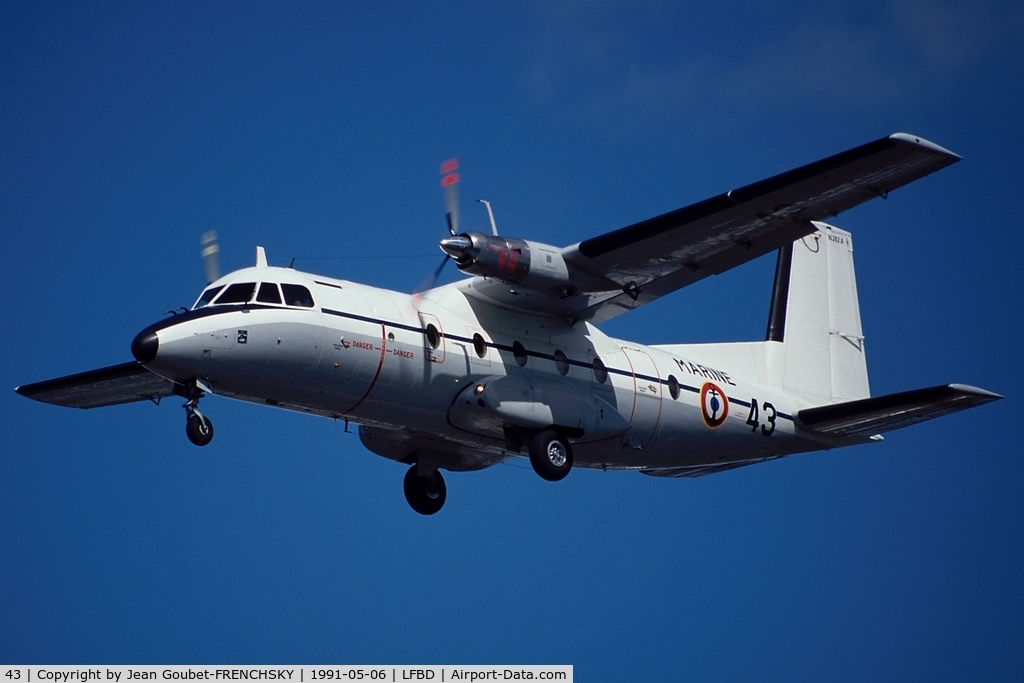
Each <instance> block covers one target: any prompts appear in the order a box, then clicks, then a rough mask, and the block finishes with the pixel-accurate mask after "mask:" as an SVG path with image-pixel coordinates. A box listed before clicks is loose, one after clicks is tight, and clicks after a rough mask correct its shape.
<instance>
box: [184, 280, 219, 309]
mask: <svg viewBox="0 0 1024 683" xmlns="http://www.w3.org/2000/svg"><path fill="white" fill-rule="evenodd" d="M222 289H224V285H221V286H220V287H210V288H209V289H208V290H206V291H205V292H203V294H202V296H200V297H199V301H197V302H196V305H195V306H193V307H192V310H195V309H197V308H202V307H203V306H205V305H207V304H208V303H210V302H211V301H213V297H215V296H217V294H218V293H219V292H220V290H222Z"/></svg>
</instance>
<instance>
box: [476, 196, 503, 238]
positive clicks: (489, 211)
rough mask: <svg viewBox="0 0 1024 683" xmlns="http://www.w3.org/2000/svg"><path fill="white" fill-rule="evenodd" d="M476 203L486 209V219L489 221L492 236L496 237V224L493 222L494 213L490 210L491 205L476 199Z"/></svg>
mask: <svg viewBox="0 0 1024 683" xmlns="http://www.w3.org/2000/svg"><path fill="white" fill-rule="evenodd" d="M477 201H478V202H480V203H481V204H483V205H484V206H486V207H487V217H488V218H489V219H490V220H491V232H493V233H494V236H495V237H497V236H498V224H497V223H495V222H494V211H492V210H491V203H490V202H489V201H487V200H486V199H478V200H477Z"/></svg>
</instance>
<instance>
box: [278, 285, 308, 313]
mask: <svg viewBox="0 0 1024 683" xmlns="http://www.w3.org/2000/svg"><path fill="white" fill-rule="evenodd" d="M281 291H282V292H284V302H285V304H287V305H288V306H305V307H306V308H313V295H312V294H310V293H309V290H308V289H306V288H305V287H303V286H302V285H281Z"/></svg>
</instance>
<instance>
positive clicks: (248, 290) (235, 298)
mask: <svg viewBox="0 0 1024 683" xmlns="http://www.w3.org/2000/svg"><path fill="white" fill-rule="evenodd" d="M255 290H256V283H255V282H238V283H235V284H233V285H228V288H227V289H225V290H224V293H223V294H221V295H220V296H219V297H217V301H216V303H217V305H218V306H219V305H221V304H244V303H248V301H249V299H251V298H252V293H253V292H254V291H255Z"/></svg>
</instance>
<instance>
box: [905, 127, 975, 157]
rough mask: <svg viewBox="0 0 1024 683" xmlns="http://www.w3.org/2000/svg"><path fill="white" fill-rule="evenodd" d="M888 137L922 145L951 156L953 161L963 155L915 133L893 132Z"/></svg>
mask: <svg viewBox="0 0 1024 683" xmlns="http://www.w3.org/2000/svg"><path fill="white" fill-rule="evenodd" d="M889 139H890V140H899V141H900V142H909V143H910V144H912V145H917V146H918V147H924V148H925V149H928V150H931V151H932V152H937V153H938V154H943V155H945V156H948V157H951V158H952V159H954V160H955V161H960V160H961V159H963V157H962V156H960V155H959V154H957V153H956V152H951V151H949V150H948V149H946V148H945V147H942V146H941V145H936V144H935V143H934V142H931V141H930V140H925V139H924V138H921V137H918V136H916V135H911V134H910V133H893V134H892V135H890V136H889Z"/></svg>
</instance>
